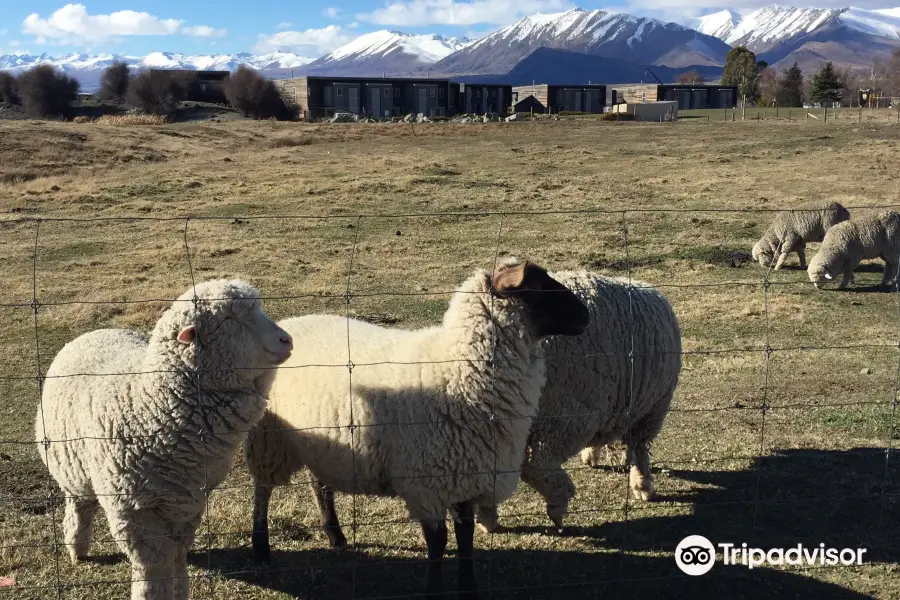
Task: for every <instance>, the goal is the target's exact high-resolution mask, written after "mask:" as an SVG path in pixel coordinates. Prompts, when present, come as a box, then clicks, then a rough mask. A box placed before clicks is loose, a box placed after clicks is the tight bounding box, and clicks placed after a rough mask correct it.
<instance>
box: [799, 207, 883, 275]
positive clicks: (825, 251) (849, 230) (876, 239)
mask: <svg viewBox="0 0 900 600" xmlns="http://www.w3.org/2000/svg"><path fill="white" fill-rule="evenodd" d="M872 258H881V259H882V260H883V261H884V275H883V276H882V278H881V285H883V286H884V285H889V284H893V283H895V282H896V281H897V270H898V268H900V213H897V212H894V211H890V210H889V211H884V212H880V213H878V214H875V215H869V216H866V217H862V218H859V219H854V220H852V221H845V222H843V223H839V224H837V225H835V226H834V227H832V228H831V229H829V230H828V232H827V233H826V234H825V239H824V240H822V246H821V247H820V248H819V252H818V253H816V255H815V256H814V257H813V259H812V260H811V261H810V262H809V268H808V269H807V274H808V275H809V280H810V281H811V282H812V283H813V285H815V286H816V287H817V288H821V287H822V286H824V285H825V284H826V283H828V282H830V281H832V280H834V279H836V278H837V277H838V276H839V275H841V274H842V273H843V277H842V279H841V283H840V285H839V286H838V287H839V288H840V289H844V288H846V287H847V285H848V284H849V283H850V282H851V281H852V280H853V270H854V269H855V268H856V267H858V266H859V263H860V262H862V261H863V260H867V259H872Z"/></svg>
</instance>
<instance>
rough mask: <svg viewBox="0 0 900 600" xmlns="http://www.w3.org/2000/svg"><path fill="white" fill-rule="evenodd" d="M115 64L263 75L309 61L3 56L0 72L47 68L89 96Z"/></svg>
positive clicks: (168, 55) (170, 55)
mask: <svg viewBox="0 0 900 600" xmlns="http://www.w3.org/2000/svg"><path fill="white" fill-rule="evenodd" d="M116 60H120V61H123V62H125V63H127V64H128V65H129V66H130V67H132V68H133V69H136V70H140V69H186V70H193V71H197V70H204V71H234V70H236V69H237V68H238V67H239V66H240V65H247V66H248V67H252V68H254V69H257V70H260V71H263V72H264V73H274V72H278V71H289V70H290V69H294V68H297V67H300V66H303V65H305V64H308V63H310V62H312V60H313V59H311V58H306V57H303V56H297V55H296V54H292V53H290V52H273V53H271V54H264V55H253V54H247V53H239V54H214V55H207V56H188V55H185V54H180V53H178V52H152V53H150V54H148V55H147V56H144V57H139V56H126V55H124V54H98V55H88V54H69V55H66V56H56V57H55V56H50V55H49V54H40V55H27V54H5V55H0V71H11V72H13V73H16V72H21V71H24V70H26V69H30V68H31V67H34V66H36V65H39V64H49V65H53V66H54V67H56V68H58V69H61V70H63V71H65V72H66V73H68V74H69V75H71V76H73V77H75V78H76V79H78V81H79V82H81V87H82V90H84V91H87V92H90V91H93V90H95V89H96V88H97V87H99V81H100V77H101V75H102V74H103V70H104V69H106V68H107V67H109V66H110V65H111V64H113V62H115V61H116Z"/></svg>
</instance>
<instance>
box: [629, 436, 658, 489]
mask: <svg viewBox="0 0 900 600" xmlns="http://www.w3.org/2000/svg"><path fill="white" fill-rule="evenodd" d="M655 435H656V434H655V433H653V435H650V436H648V435H647V434H646V432H645V431H643V430H642V429H637V431H635V429H632V430H631V431H629V432H628V434H627V435H626V444H627V446H628V450H627V452H628V464H630V465H631V470H630V472H629V474H628V486H629V487H630V488H631V492H632V493H633V494H634V497H635V498H637V499H638V500H643V501H644V502H648V501H650V500H652V499H653V495H654V492H653V476H652V474H651V473H650V440H651V439H653V437H655Z"/></svg>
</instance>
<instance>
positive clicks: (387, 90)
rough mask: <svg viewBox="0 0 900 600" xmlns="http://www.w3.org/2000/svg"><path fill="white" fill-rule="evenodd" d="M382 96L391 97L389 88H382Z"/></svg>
mask: <svg viewBox="0 0 900 600" xmlns="http://www.w3.org/2000/svg"><path fill="white" fill-rule="evenodd" d="M384 97H385V98H390V97H391V88H384Z"/></svg>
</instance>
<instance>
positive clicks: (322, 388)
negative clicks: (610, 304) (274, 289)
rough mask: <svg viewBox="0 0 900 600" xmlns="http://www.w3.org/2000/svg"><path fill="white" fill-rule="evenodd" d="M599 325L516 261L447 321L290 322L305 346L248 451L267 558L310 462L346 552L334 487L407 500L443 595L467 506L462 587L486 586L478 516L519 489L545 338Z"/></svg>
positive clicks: (466, 288)
mask: <svg viewBox="0 0 900 600" xmlns="http://www.w3.org/2000/svg"><path fill="white" fill-rule="evenodd" d="M588 320H589V314H588V312H587V309H586V308H585V306H584V304H583V303H582V302H581V301H580V300H579V299H578V298H577V297H576V296H575V295H574V294H573V293H572V292H571V291H569V290H568V289H567V288H566V287H565V286H563V285H562V284H561V283H559V282H558V281H556V280H555V279H553V278H552V277H551V276H550V275H548V274H547V272H546V271H545V270H544V269H542V268H540V267H538V266H537V265H534V264H532V263H529V262H518V261H510V262H508V263H507V264H504V265H503V266H501V267H500V268H498V269H497V270H496V271H495V272H494V273H491V272H489V271H484V270H477V271H476V272H475V273H474V274H473V275H472V276H471V277H470V278H469V279H468V280H466V281H465V282H464V283H463V284H462V285H461V286H460V287H459V289H458V290H457V291H456V293H454V295H453V297H452V298H451V300H450V306H449V308H448V309H447V312H446V313H445V314H444V318H443V323H442V325H440V326H438V327H429V328H426V329H420V330H415V331H409V330H400V329H388V328H383V327H379V326H376V325H371V324H369V323H365V322H362V321H357V320H352V319H347V318H346V317H340V316H329V315H309V316H305V317H299V318H295V319H288V320H286V321H282V322H281V323H280V325H281V326H282V327H284V328H285V330H287V331H288V332H289V333H291V334H292V335H293V336H294V337H295V338H296V339H297V340H298V344H299V345H298V352H297V353H296V355H295V358H294V359H292V360H290V361H288V362H287V363H285V364H284V365H282V367H281V368H279V369H278V372H277V375H276V376H275V381H274V382H273V385H272V388H271V392H270V394H269V408H268V411H267V413H266V416H265V417H264V418H263V420H262V421H261V422H260V424H259V425H258V426H257V427H256V429H255V430H254V431H253V432H252V433H251V434H250V436H249V438H248V440H247V446H246V448H247V454H246V458H247V465H248V467H249V469H250V472H251V474H252V475H253V477H254V480H255V481H256V503H255V507H254V523H253V531H254V533H253V548H254V551H255V552H256V554H257V556H258V557H259V558H261V559H264V560H267V559H268V556H269V538H268V523H267V521H268V505H269V500H270V497H271V493H272V487H273V486H275V485H279V484H285V483H288V482H289V480H290V477H291V475H292V474H293V473H295V472H296V471H298V470H300V469H302V468H303V467H307V468H308V469H309V470H310V472H311V473H312V476H313V478H314V479H315V484H314V488H315V491H316V498H317V501H318V502H319V504H320V506H321V507H323V515H324V519H323V522H324V524H326V525H327V526H328V531H329V535H330V536H331V538H332V543H333V544H335V545H339V544H342V543H343V542H344V539H343V535H342V534H340V527H339V524H338V522H337V518H336V515H334V512H333V497H332V496H331V495H330V490H331V489H334V490H338V491H341V492H346V493H354V494H372V495H378V496H399V497H400V498H402V499H403V501H404V502H405V504H406V507H407V509H408V511H409V515H410V517H411V518H413V519H415V520H418V521H420V522H421V524H422V531H423V534H424V536H425V541H426V543H427V546H428V558H429V561H430V564H429V570H428V585H427V589H428V592H429V593H433V594H440V593H442V590H443V582H442V578H441V561H440V559H441V557H442V556H443V554H444V550H445V547H446V544H447V530H446V524H445V517H446V513H447V510H448V509H450V510H451V511H453V512H454V513H455V516H456V519H457V520H456V526H455V533H456V539H457V544H458V547H459V558H460V560H461V565H460V571H459V576H460V581H459V585H460V588H461V589H462V590H464V591H468V592H472V591H473V590H474V589H475V575H474V567H473V563H472V550H473V534H474V529H475V519H474V516H475V515H474V509H475V506H476V505H477V504H480V503H484V504H496V503H499V502H502V501H503V500H505V499H506V498H508V497H509V496H511V495H512V494H513V492H515V490H516V485H517V483H518V480H519V471H520V469H521V466H522V456H523V455H524V452H525V445H526V441H527V439H528V431H529V428H530V426H531V420H532V417H534V415H535V414H536V413H537V408H538V399H539V397H540V395H541V389H542V387H543V385H544V380H545V377H546V375H545V368H544V359H543V353H542V351H541V344H540V342H541V340H543V339H545V338H547V337H548V336H554V335H577V334H580V333H581V332H582V331H584V329H585V327H586V326H587V324H588ZM348 337H349V339H348ZM348 342H349V346H348ZM348 348H349V360H350V362H351V363H352V364H353V367H352V378H348V377H347V376H346V371H345V375H344V376H343V377H342V376H340V371H339V370H338V369H341V368H342V369H344V370H346V369H347V364H348ZM330 365H333V366H330ZM348 398H349V399H348ZM351 424H352V425H353V426H352V427H351ZM323 486H324V488H325V489H324V490H323ZM329 504H331V506H329ZM329 511H330V512H329ZM330 515H334V516H333V519H332V518H331V517H330Z"/></svg>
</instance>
